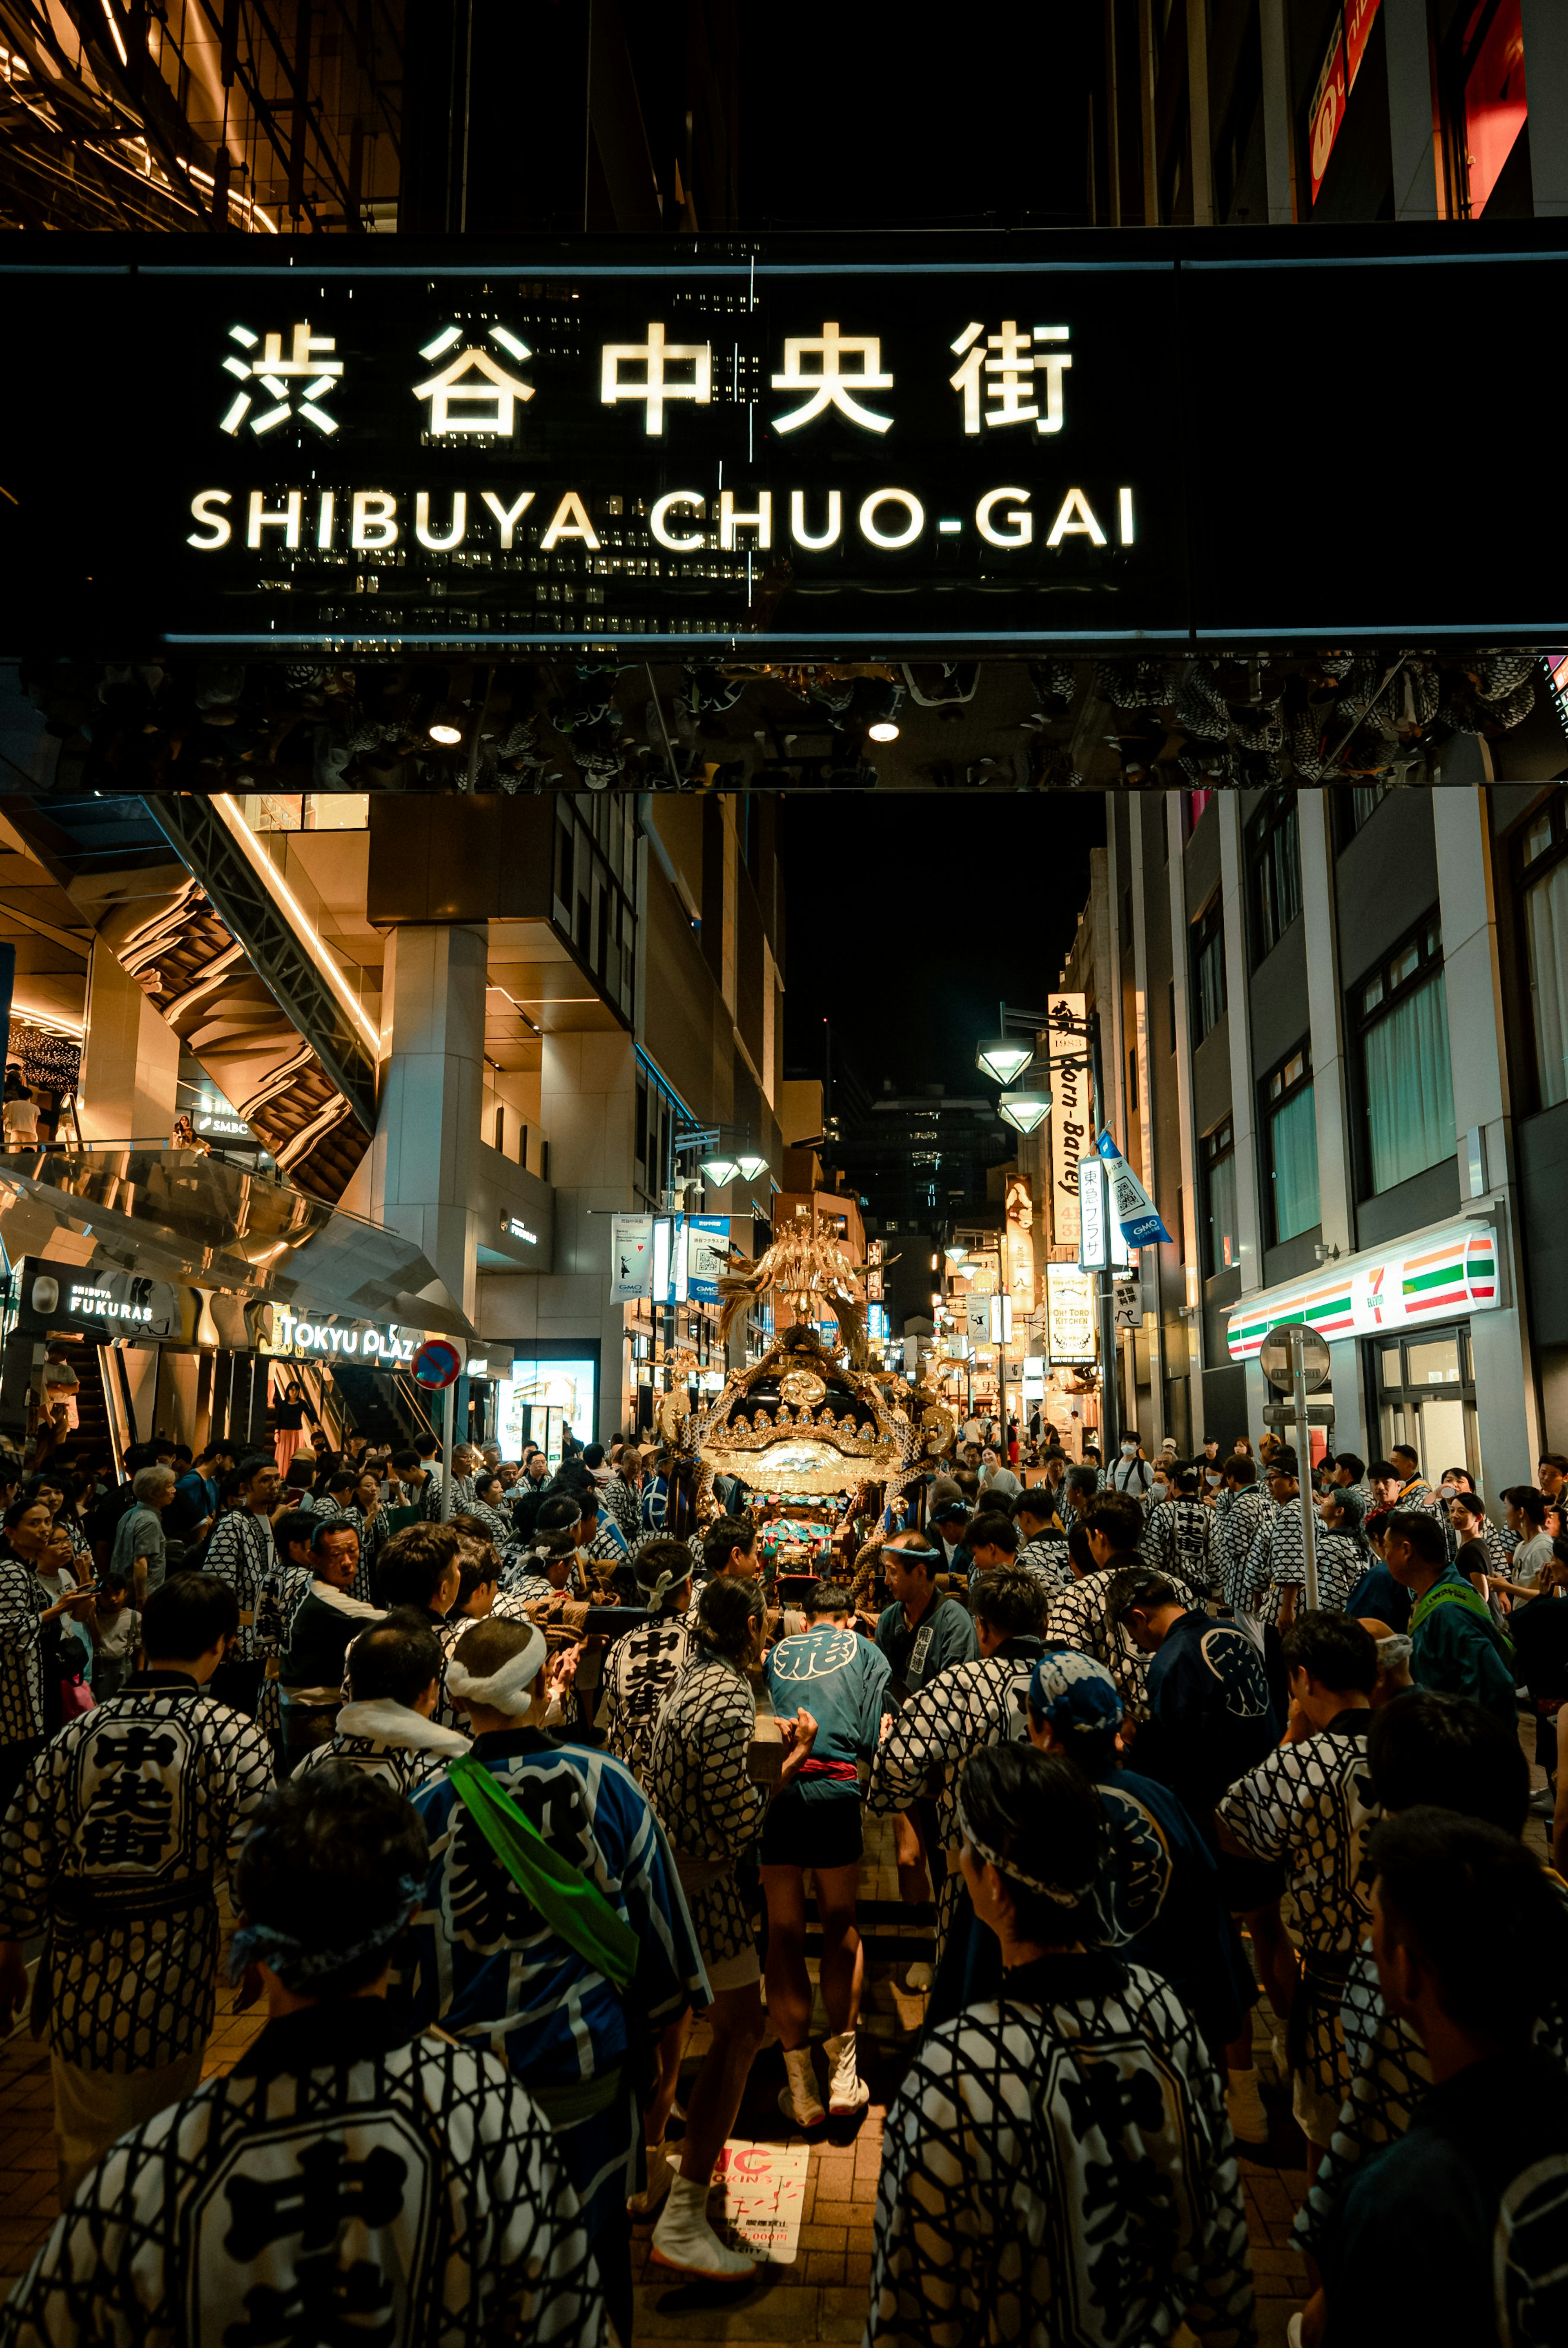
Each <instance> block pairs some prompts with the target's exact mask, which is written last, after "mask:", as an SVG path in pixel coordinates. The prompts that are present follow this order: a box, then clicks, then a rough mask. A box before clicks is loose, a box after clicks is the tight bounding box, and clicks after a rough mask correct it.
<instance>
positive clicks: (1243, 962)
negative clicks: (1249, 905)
mask: <svg viewBox="0 0 1568 2348" xmlns="http://www.w3.org/2000/svg"><path fill="white" fill-rule="evenodd" d="M1214 811H1215V814H1216V816H1217V817H1218V819H1219V827H1220V904H1221V910H1222V911H1223V913H1224V917H1225V1001H1226V1002H1227V1004H1229V1005H1230V1017H1229V1019H1228V1020H1227V1021H1226V1023H1225V1024H1226V1025H1227V1027H1228V1029H1229V1032H1230V1058H1231V1131H1232V1132H1233V1133H1234V1134H1235V1219H1236V1244H1237V1247H1238V1248H1239V1249H1240V1251H1241V1267H1240V1269H1241V1284H1242V1291H1243V1293H1244V1294H1245V1292H1246V1291H1247V1290H1249V1289H1253V1288H1261V1287H1262V1286H1263V1232H1262V1229H1261V1226H1260V1223H1259V1220H1258V1210H1257V1094H1256V1088H1255V1086H1254V1084H1253V1080H1252V1025H1251V1021H1250V1017H1249V1014H1248V1007H1247V1006H1248V1002H1249V999H1250V995H1251V991H1252V989H1251V980H1252V973H1251V971H1250V969H1249V968H1248V966H1247V953H1246V901H1245V893H1244V884H1245V876H1244V874H1243V870H1242V855H1241V793H1240V792H1239V791H1216V792H1215V794H1214Z"/></svg>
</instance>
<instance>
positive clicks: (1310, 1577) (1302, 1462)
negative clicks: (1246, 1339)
mask: <svg viewBox="0 0 1568 2348" xmlns="http://www.w3.org/2000/svg"><path fill="white" fill-rule="evenodd" d="M1286 1334H1287V1337H1288V1342H1289V1345H1290V1401H1291V1407H1292V1409H1293V1411H1294V1412H1295V1415H1296V1424H1295V1426H1294V1427H1293V1428H1292V1430H1291V1432H1292V1433H1293V1434H1294V1436H1295V1437H1296V1498H1298V1499H1299V1500H1300V1502H1301V1538H1302V1545H1303V1549H1304V1551H1305V1555H1306V1561H1307V1607H1308V1609H1309V1610H1311V1609H1313V1608H1315V1607H1316V1606H1317V1514H1316V1511H1315V1510H1314V1509H1313V1506H1312V1429H1311V1425H1310V1423H1309V1421H1308V1419H1307V1336H1306V1333H1305V1331H1304V1330H1302V1329H1301V1328H1299V1327H1293V1328H1292V1329H1290V1330H1289V1331H1288V1332H1287V1333H1286Z"/></svg>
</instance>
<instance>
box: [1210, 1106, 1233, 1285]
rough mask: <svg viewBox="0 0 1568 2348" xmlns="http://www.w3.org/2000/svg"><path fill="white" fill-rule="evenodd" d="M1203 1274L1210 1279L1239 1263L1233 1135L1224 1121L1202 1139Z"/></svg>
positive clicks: (1228, 1122) (1227, 1121) (1229, 1125)
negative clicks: (1216, 1273)
mask: <svg viewBox="0 0 1568 2348" xmlns="http://www.w3.org/2000/svg"><path fill="white" fill-rule="evenodd" d="M1239 1262H1241V1249H1240V1246H1239V1244H1238V1242H1237V1239H1236V1227H1235V1132H1234V1130H1233V1128H1232V1125H1231V1120H1230V1118H1229V1117H1226V1119H1225V1123H1224V1124H1223V1125H1216V1126H1215V1128H1214V1131H1213V1132H1212V1133H1208V1134H1205V1135H1204V1272H1205V1274H1206V1275H1207V1277H1208V1278H1209V1279H1211V1280H1212V1279H1213V1278H1214V1274H1215V1272H1229V1271H1230V1270H1231V1268H1232V1266H1233V1265H1235V1264H1238V1263H1239Z"/></svg>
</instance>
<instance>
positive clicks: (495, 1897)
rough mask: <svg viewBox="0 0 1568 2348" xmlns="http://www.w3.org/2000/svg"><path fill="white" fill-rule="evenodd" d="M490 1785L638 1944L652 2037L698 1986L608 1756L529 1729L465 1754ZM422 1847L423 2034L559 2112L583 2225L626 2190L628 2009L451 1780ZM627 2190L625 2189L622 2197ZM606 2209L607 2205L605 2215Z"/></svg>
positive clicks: (666, 1880) (418, 1952)
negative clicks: (435, 2033) (561, 1930)
mask: <svg viewBox="0 0 1568 2348" xmlns="http://www.w3.org/2000/svg"><path fill="white" fill-rule="evenodd" d="M472 1749H473V1757H474V1759H475V1760H476V1761H477V1762H479V1763H480V1764H481V1766H483V1767H485V1768H486V1769H487V1770H489V1771H490V1773H491V1774H492V1776H494V1777H495V1778H496V1779H497V1783H498V1784H499V1785H500V1786H502V1787H504V1788H505V1790H506V1792H507V1794H509V1795H510V1796H511V1797H512V1799H513V1801H514V1802H516V1803H517V1804H518V1807H519V1808H520V1809H521V1810H522V1811H523V1812H524V1814H525V1815H526V1817H527V1818H528V1821H529V1823H530V1825H532V1826H533V1828H535V1830H536V1831H537V1832H538V1834H539V1835H541V1836H542V1837H543V1838H544V1840H545V1841H546V1842H547V1843H548V1845H549V1847H550V1849H552V1850H553V1851H555V1852H556V1853H557V1854H558V1856H559V1857H560V1858H563V1859H568V1860H569V1862H570V1863H571V1865H572V1866H574V1867H575V1868H577V1869H579V1872H580V1873H582V1874H583V1875H585V1876H586V1877H587V1878H588V1879H589V1881H590V1882H592V1883H593V1884H595V1885H596V1886H597V1888H598V1890H600V1891H601V1892H602V1893H603V1895H604V1897H605V1898H606V1900H609V1902H610V1906H611V1907H612V1908H614V1909H615V1910H616V1912H617V1913H618V1914H619V1915H620V1918H621V1920H622V1921H623V1922H624V1923H626V1924H628V1925H629V1926H630V1929H631V1930H632V1931H634V1932H635V1933H636V1935H637V1938H638V1941H639V1942H640V1943H641V1953H640V1956H639V1959H638V1965H637V1972H636V1974H635V1975H634V1977H633V1982H632V1985H631V1987H630V1990H629V1991H628V1993H627V1997H628V2000H629V2001H630V2002H631V2003H632V2005H633V2007H634V2010H635V2013H636V2014H637V2016H638V2018H639V2019H638V2026H639V2027H640V2028H641V2029H642V2030H644V2031H645V2032H646V2033H647V2034H648V2035H649V2036H653V2035H656V2034H657V2033H658V2032H659V2031H660V2030H661V2029H662V2028H663V2027H664V2026H665V2024H668V2023H671V2022H673V2021H674V2020H676V2018H677V2017H678V2016H679V2015H680V2014H681V2013H682V2012H683V2011H684V2010H685V2008H686V2007H687V2006H688V2005H689V2004H691V2003H694V2002H695V2003H705V2002H706V1993H707V1983H706V1982H705V1980H704V1977H703V1973H702V1960H701V1957H700V1955H699V1953H698V1950H697V1946H696V1944H695V1942H694V1941H693V1939H692V1929H691V1921H690V1919H689V1917H688V1915H687V1912H686V1907H685V1902H684V1900H682V1895H681V1887H680V1884H679V1882H678V1880H677V1879H676V1875H675V1869H674V1864H673V1861H672V1859H671V1854H670V1849H669V1845H668V1844H667V1843H666V1841H665V1839H664V1835H663V1832H662V1829H661V1827H660V1824H659V1821H658V1819H657V1818H655V1817H654V1815H653V1813H652V1811H651V1809H650V1807H649V1806H648V1803H647V1802H646V1800H645V1799H644V1798H643V1796H642V1794H641V1790H640V1788H639V1787H638V1784H637V1781H636V1779H635V1778H634V1777H633V1776H632V1775H631V1773H630V1770H629V1769H626V1768H624V1767H623V1766H622V1765H621V1764H620V1762H619V1761H617V1760H616V1759H614V1758H613V1756H611V1755H610V1754H608V1753H600V1752H597V1751H594V1750H591V1749H590V1748H589V1747H588V1746H574V1745H567V1744H556V1743H554V1742H553V1741H552V1740H551V1739H550V1738H549V1737H548V1736H545V1735H541V1734H540V1733H539V1732H538V1730H537V1729H530V1728H520V1727H519V1728H515V1729H507V1730H501V1731H497V1732H493V1733H491V1734H489V1735H484V1736H480V1737H477V1738H476V1739H475V1742H474V1746H473V1748H472ZM412 1799H413V1804H414V1807H415V1809H416V1810H417V1811H418V1812H419V1815H420V1817H421V1818H423V1819H424V1821H425V1831H426V1833H427V1834H428V1835H429V1838H430V1877H429V1881H428V1883H427V1885H426V1889H425V1902H424V1905H423V1907H422V1908H421V1910H420V1912H419V1913H418V1915H417V1916H416V1917H415V1920H414V1931H413V1935H412V1942H413V1947H412V1982H411V1987H412V1993H413V1996H414V2001H415V2013H416V2014H417V2016H418V2019H419V2020H420V2021H421V2022H422V2023H425V2024H428V2023H432V2022H435V2023H439V2024H440V2026H441V2028H442V2029H443V2030H445V2031H446V2032H447V2033H448V2034H450V2035H451V2036H452V2037H454V2038H456V2039H459V2040H461V2041H463V2042H464V2043H466V2044H472V2045H477V2046H486V2047H488V2048H489V2049H490V2050H491V2051H492V2052H493V2053H495V2054H498V2055H503V2056H504V2057H505V2059H506V2060H507V2063H508V2064H509V2065H510V2066H511V2068H512V2070H513V2071H515V2072H516V2073H517V2075H518V2076H519V2077H520V2078H521V2079H523V2080H524V2081H525V2083H526V2084H527V2085H528V2086H529V2088H530V2089H537V2090H538V2092H539V2094H540V2095H541V2096H544V2097H546V2098H547V2100H548V2098H550V2097H551V2096H567V2097H571V2096H576V2097H579V2098H582V2099H584V2100H585V2102H586V2105H587V2106H588V2108H581V2109H579V2108H575V2107H574V2108H573V2109H571V2110H569V2111H567V2112H565V2113H563V2112H561V2111H560V2110H557V2111H556V2112H555V2113H554V2114H553V2116H554V2117H555V2120H556V2126H557V2132H558V2139H559V2143H560V2147H561V2157H562V2158H563V2160H564V2161H565V2162H566V2164H567V2168H568V2173H569V2176H570V2177H571V2179H572V2182H573V2185H574V2186H575V2188H576V2189H577V2192H578V2196H579V2199H580V2200H581V2202H582V2205H583V2208H584V2209H585V2211H587V2212H588V2214H589V2219H590V2222H595V2223H596V2222H598V2220H599V2219H601V2218H603V2217H604V2216H606V2215H608V2213H609V2210H610V2205H611V2202H612V2200H613V2198H614V2196H615V2195H616V2194H621V2195H622V2196H624V2193H625V2192H628V2191H632V2190H635V2178H634V2175H633V2163H634V2159H635V2155H636V2140H637V2134H638V2126H639V2122H638V2112H637V2105H636V2099H635V2096H634V2093H633V2089H632V2082H631V2079H630V2075H626V2076H624V2077H623V2078H622V2080H621V2082H620V2086H619V2088H616V2089H614V2090H613V2092H610V2093H609V2094H607V2095H606V2096H605V2099H604V2100H603V2101H602V2102H600V2103H598V2104H596V2103H595V2098H594V2095H593V2093H592V2092H591V2091H592V2090H594V2089H595V2088H608V2087H609V2086H610V2082H611V2078H612V2075H614V2074H616V2073H620V2072H624V2071H625V2066H626V2065H627V2063H628V2057H629V2055H630V2053H631V2052H632V2051H633V2050H632V2049H631V2047H630V2044H629V2040H628V2027H627V2006H626V2005H625V2004H623V2003H622V2000H621V1998H620V1995H619V1994H618V1993H617V1992H616V1991H615V1990H614V1989H613V1988H612V1987H611V1985H610V1982H608V1981H607V1980H606V1979H605V1978H604V1976H603V1974H602V1973H600V1972H598V1971H596V1970H595V1968H594V1967H593V1966H591V1965H590V1964H589V1962H588V1961H587V1960H586V1958H583V1957H580V1956H579V1954H578V1953H577V1952H576V1950H575V1949H572V1948H570V1947H569V1946H568V1944H567V1942H566V1941H563V1940H561V1939H560V1938H559V1936H558V1934H557V1933H556V1932H555V1931H553V1930H552V1928H551V1927H550V1926H549V1925H548V1923H547V1922H546V1921H545V1919H544V1918H543V1916H542V1915H541V1914H540V1913H539V1912H538V1910H537V1909H536V1908H535V1907H534V1906H533V1904H532V1902H531V1901H530V1900H528V1896H527V1894H526V1893H525V1892H524V1891H523V1890H521V1888H520V1887H519V1886H518V1884H517V1883H515V1882H514V1881H513V1879H512V1877H511V1875H510V1874H509V1873H508V1872H507V1869H506V1868H505V1867H504V1866H503V1864H502V1862H501V1860H500V1859H499V1858H498V1857H497V1854H496V1852H495V1851H494V1850H493V1849H491V1847H490V1844H489V1843H488V1841H487V1839H486V1837H485V1835H484V1833H483V1831H482V1830H481V1828H479V1826H478V1825H477V1823H476V1821H475V1819H474V1818H473V1817H472V1816H471V1814H470V1812H469V1811H468V1809H467V1808H466V1806H465V1805H464V1803H463V1802H462V1801H461V1800H460V1799H459V1797H458V1795H457V1791H456V1787H454V1786H453V1784H452V1781H451V1778H450V1776H448V1775H447V1774H446V1773H445V1772H444V1773H443V1774H442V1775H441V1776H438V1777H436V1778H433V1779H432V1780H431V1781H430V1783H429V1784H427V1785H425V1786H423V1787H419V1788H418V1789H417V1790H416V1791H415V1794H414V1795H413V1797H412ZM629 2180H630V2181H629ZM601 2195H602V2196H603V2197H604V2199H602V2201H600V2199H599V2197H600V2196H601Z"/></svg>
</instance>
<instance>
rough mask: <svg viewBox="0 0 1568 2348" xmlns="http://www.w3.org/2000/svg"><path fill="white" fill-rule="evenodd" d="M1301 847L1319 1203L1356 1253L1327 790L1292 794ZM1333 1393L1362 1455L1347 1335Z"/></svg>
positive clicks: (1346, 1250) (1340, 1432)
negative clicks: (1294, 800) (1294, 798)
mask: <svg viewBox="0 0 1568 2348" xmlns="http://www.w3.org/2000/svg"><path fill="white" fill-rule="evenodd" d="M1296 825H1297V836H1298V838H1299V839H1300V842H1301V918H1302V920H1303V922H1305V923H1306V927H1307V1020H1308V1024H1309V1027H1310V1033H1311V1038H1312V1105H1313V1109H1314V1111H1315V1113H1316V1122H1317V1204H1318V1212H1319V1216H1320V1219H1321V1221H1322V1225H1323V1244H1324V1246H1325V1247H1330V1248H1337V1249H1338V1251H1339V1252H1340V1254H1341V1255H1350V1254H1352V1253H1353V1252H1354V1250H1355V1200H1354V1189H1353V1183H1352V1178H1351V1170H1350V1169H1351V1154H1350V1122H1349V1109H1348V1098H1349V1096H1348V1088H1347V1086H1348V1068H1347V1065H1346V1057H1345V1032H1344V1018H1343V1015H1342V1014H1343V1004H1342V997H1341V993H1340V987H1339V955H1338V934H1339V924H1338V920H1337V908H1336V902H1335V895H1334V840H1333V835H1332V831H1331V829H1330V826H1329V816H1328V794H1327V791H1322V790H1311V791H1307V790H1304V791H1298V792H1297V793H1296ZM1328 1352H1329V1356H1330V1360H1331V1363H1332V1367H1331V1369H1330V1371H1329V1376H1330V1378H1331V1380H1332V1382H1333V1392H1334V1411H1335V1418H1334V1427H1333V1435H1334V1446H1335V1448H1336V1450H1338V1451H1354V1452H1357V1453H1358V1454H1359V1456H1360V1457H1362V1458H1367V1457H1369V1456H1370V1455H1369V1453H1368V1448H1367V1427H1366V1424H1365V1419H1366V1412H1365V1407H1364V1405H1363V1402H1362V1394H1361V1384H1362V1381H1361V1370H1360V1349H1359V1347H1358V1344H1357V1342H1356V1340H1355V1339H1354V1338H1353V1337H1352V1338H1347V1339H1346V1341H1345V1342H1344V1344H1338V1345H1330V1346H1329V1348H1328Z"/></svg>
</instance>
